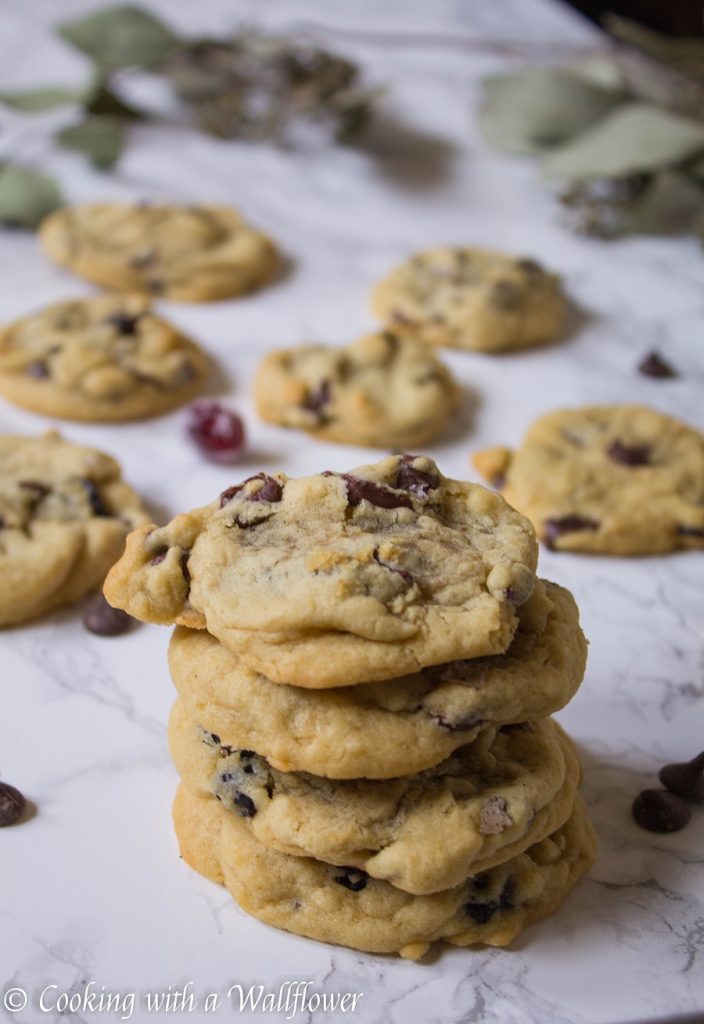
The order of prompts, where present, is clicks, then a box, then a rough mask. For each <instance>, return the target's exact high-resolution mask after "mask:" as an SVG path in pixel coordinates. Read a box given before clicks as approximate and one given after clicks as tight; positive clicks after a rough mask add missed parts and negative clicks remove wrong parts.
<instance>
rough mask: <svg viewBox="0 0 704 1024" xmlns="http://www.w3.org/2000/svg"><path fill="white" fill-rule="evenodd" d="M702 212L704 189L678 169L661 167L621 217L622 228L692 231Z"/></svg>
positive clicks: (663, 232) (645, 232)
mask: <svg viewBox="0 0 704 1024" xmlns="http://www.w3.org/2000/svg"><path fill="white" fill-rule="evenodd" d="M702 215H704V189H702V188H699V187H698V186H697V185H696V184H695V183H694V182H693V181H691V180H690V179H689V178H688V177H687V176H686V175H684V174H680V173H678V172H677V171H662V172H661V173H660V174H658V175H656V176H655V178H654V179H653V181H652V182H651V183H650V185H649V186H648V188H646V189H645V191H644V192H643V193H642V195H641V196H639V198H638V200H637V201H636V202H635V203H634V204H633V206H632V208H631V209H630V210H629V211H628V213H627V214H626V216H625V217H624V230H625V231H627V232H636V233H638V234H641V235H672V234H678V233H680V232H684V231H691V229H692V224H693V223H694V221H695V220H696V219H697V217H701V216H702Z"/></svg>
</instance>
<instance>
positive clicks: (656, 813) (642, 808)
mask: <svg viewBox="0 0 704 1024" xmlns="http://www.w3.org/2000/svg"><path fill="white" fill-rule="evenodd" d="M631 813H632V814H633V817H634V818H635V820H636V822H637V823H638V824H639V825H640V827H641V828H645V829H647V830H648V832H679V830H680V829H681V828H684V827H685V825H686V824H687V822H688V821H689V819H690V818H691V817H692V812H691V811H690V809H689V807H688V806H687V804H686V803H685V802H684V800H682V798H681V797H679V796H677V795H676V794H675V793H668V792H667V790H666V789H644V790H643V791H642V792H641V793H639V794H638V796H637V797H636V798H635V800H634V801H633V806H632V807H631Z"/></svg>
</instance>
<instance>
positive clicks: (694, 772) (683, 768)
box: [658, 751, 704, 803]
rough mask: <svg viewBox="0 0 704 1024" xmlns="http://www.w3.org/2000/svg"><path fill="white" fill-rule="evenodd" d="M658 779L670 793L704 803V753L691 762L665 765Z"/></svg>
mask: <svg viewBox="0 0 704 1024" xmlns="http://www.w3.org/2000/svg"><path fill="white" fill-rule="evenodd" d="M658 778H659V779H660V781H661V782H662V784H663V786H664V787H665V789H669V790H670V792H671V793H676V794H677V796H681V797H683V799H685V800H695V801H696V802H697V803H699V802H702V801H704V751H702V753H701V754H698V755H697V757H695V758H693V759H692V760H691V761H685V762H683V763H680V764H666V765H665V767H664V768H662V769H661V770H660V774H659V776H658Z"/></svg>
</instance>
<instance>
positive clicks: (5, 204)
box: [0, 167, 62, 228]
mask: <svg viewBox="0 0 704 1024" xmlns="http://www.w3.org/2000/svg"><path fill="white" fill-rule="evenodd" d="M61 205H62V199H61V193H60V192H59V189H58V187H57V185H56V182H55V181H53V179H52V178H47V177H46V176H45V175H44V174H39V172H38V171H33V170H31V169H30V168H27V167H2V168H0V223H2V224H7V225H10V226H12V227H23V228H35V227H36V226H37V224H39V222H40V221H41V220H43V219H44V217H46V215H47V214H48V213H51V212H52V211H53V210H55V209H57V207H59V206H61Z"/></svg>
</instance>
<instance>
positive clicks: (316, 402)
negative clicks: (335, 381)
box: [303, 380, 332, 413]
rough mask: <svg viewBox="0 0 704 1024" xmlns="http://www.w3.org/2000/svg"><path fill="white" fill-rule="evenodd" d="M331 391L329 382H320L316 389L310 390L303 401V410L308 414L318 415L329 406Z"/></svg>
mask: <svg viewBox="0 0 704 1024" xmlns="http://www.w3.org/2000/svg"><path fill="white" fill-rule="evenodd" d="M331 395H332V390H331V387H330V381H329V380H324V381H322V382H321V383H320V384H319V385H318V387H317V388H311V389H310V390H309V391H308V393H307V394H306V397H305V399H304V401H303V408H304V409H308V410H309V412H314V413H320V412H322V410H323V409H324V408H325V406H326V405H329V404H330V398H331Z"/></svg>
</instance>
